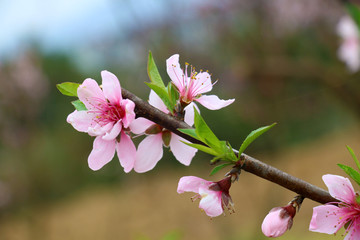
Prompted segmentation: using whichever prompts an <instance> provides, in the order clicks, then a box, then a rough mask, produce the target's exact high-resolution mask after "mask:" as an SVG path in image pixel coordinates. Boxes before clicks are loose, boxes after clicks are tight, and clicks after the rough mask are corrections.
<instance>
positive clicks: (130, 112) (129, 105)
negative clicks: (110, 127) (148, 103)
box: [121, 99, 135, 128]
mask: <svg viewBox="0 0 360 240" xmlns="http://www.w3.org/2000/svg"><path fill="white" fill-rule="evenodd" d="M121 106H122V107H123V108H124V110H125V116H124V117H123V118H122V122H123V124H124V127H125V128H128V127H129V126H130V123H131V122H132V121H133V120H134V119H135V112H134V109H135V103H134V102H133V101H131V100H129V99H124V100H122V101H121Z"/></svg>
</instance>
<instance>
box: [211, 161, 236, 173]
mask: <svg viewBox="0 0 360 240" xmlns="http://www.w3.org/2000/svg"><path fill="white" fill-rule="evenodd" d="M230 165H233V164H232V163H223V164H220V165H218V166H216V167H214V168H213V170H211V172H210V176H212V175H214V174H215V173H217V172H218V171H220V170H221V169H223V168H224V167H227V166H230Z"/></svg>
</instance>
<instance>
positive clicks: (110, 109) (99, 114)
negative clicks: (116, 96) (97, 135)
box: [89, 99, 125, 126]
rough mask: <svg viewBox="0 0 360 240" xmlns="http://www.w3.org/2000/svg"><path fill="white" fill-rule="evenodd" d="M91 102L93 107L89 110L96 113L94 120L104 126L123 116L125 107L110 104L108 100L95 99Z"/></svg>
mask: <svg viewBox="0 0 360 240" xmlns="http://www.w3.org/2000/svg"><path fill="white" fill-rule="evenodd" d="M94 102H96V104H92V106H93V109H91V110H89V112H91V113H95V114H96V119H95V121H96V122H98V123H99V124H100V125H102V126H104V125H106V124H108V123H110V122H117V121H119V120H121V119H123V118H124V117H125V109H124V108H123V107H122V106H121V105H120V104H112V103H110V102H109V101H104V100H101V99H96V100H95V101H94Z"/></svg>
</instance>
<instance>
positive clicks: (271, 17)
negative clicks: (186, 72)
mask: <svg viewBox="0 0 360 240" xmlns="http://www.w3.org/2000/svg"><path fill="white" fill-rule="evenodd" d="M344 14H346V12H345V11H344V8H343V6H342V5H341V3H340V2H339V1H327V2H324V1H320V0H306V1H301V2H293V1H286V0H273V1H266V0H253V1H246V0H241V1H237V0H225V1H215V0H210V1H202V0H195V1H190V0H187V1H182V2H179V1H165V0H159V1H155V0H151V1H145V0H143V1H130V0H128V1H126V0H122V1H111V0H108V1H106V0H91V1H78V2H75V3H74V2H71V1H56V0H51V1H47V2H46V3H44V2H42V1H39V0H31V1H21V0H16V1H2V2H0V28H1V29H2V34H1V35H2V36H1V39H2V40H0V54H1V55H0V84H1V87H0V239H9V240H12V239H21V240H23V239H24V240H25V239H26V240H27V239H31V240H32V239H89V240H90V239H266V238H265V237H264V236H263V235H262V233H261V230H260V225H261V222H262V219H263V217H264V216H265V215H266V214H267V212H268V211H269V210H270V209H271V208H272V207H275V206H281V205H285V204H286V203H287V202H288V201H290V200H291V199H292V197H293V196H295V194H293V193H291V192H288V191H287V190H285V189H282V188H280V187H278V186H276V185H274V184H271V183H267V182H266V181H264V180H261V179H258V178H257V177H255V176H252V175H250V174H248V173H244V174H243V175H242V176H241V177H240V181H239V183H238V184H235V185H234V186H233V188H232V189H231V193H232V197H233V200H234V203H235V208H236V210H237V211H236V213H235V214H234V215H231V216H226V217H223V216H220V217H218V218H216V219H212V220H209V218H208V217H207V216H206V215H205V214H204V213H202V212H200V211H199V210H198V208H197V204H198V203H193V204H191V203H190V200H189V198H190V197H191V196H192V195H191V194H190V195H188V194H184V196H183V195H178V194H177V193H176V187H177V181H178V179H179V178H180V177H181V176H184V175H197V176H199V177H203V178H207V179H209V180H218V179H220V178H221V174H219V175H217V176H215V177H208V173H209V171H210V170H211V166H209V165H208V162H209V160H210V157H209V156H207V155H205V154H197V156H196V157H195V158H194V159H193V164H192V165H191V166H190V167H184V166H182V165H180V164H179V163H178V162H177V161H175V160H174V158H173V157H172V156H171V154H166V155H165V157H164V158H163V159H162V160H161V161H160V162H159V164H158V165H157V166H156V168H155V169H154V170H152V171H151V172H149V173H146V174H136V173H133V172H132V173H129V174H125V173H124V172H123V170H122V168H121V166H120V165H119V163H118V160H117V158H114V159H113V161H112V162H111V163H109V164H107V165H106V166H105V167H104V168H103V169H101V170H100V171H97V172H93V171H91V170H90V169H89V168H88V166H87V157H88V155H89V153H90V151H91V149H92V141H93V139H92V138H91V137H89V136H87V135H86V134H83V133H79V132H77V131H75V130H74V129H73V128H72V127H71V126H70V125H69V124H67V123H66V117H67V115H68V114H69V113H70V112H72V111H73V106H72V105H71V104H70V101H71V100H73V99H71V98H69V97H65V96H62V95H61V94H60V93H59V92H58V91H57V89H56V86H55V85H56V84H57V83H61V82H65V81H72V82H82V81H83V80H84V79H85V78H88V77H90V78H94V79H96V80H97V81H100V71H101V70H104V69H106V70H109V71H111V72H113V73H115V74H116V75H117V76H118V78H119V79H120V81H121V85H122V87H124V88H126V89H128V90H130V91H132V92H133V93H135V94H136V95H138V96H140V97H142V98H143V99H147V97H148V93H149V89H148V88H147V86H146V85H145V84H143V82H145V81H148V78H147V73H146V64H147V54H148V51H149V50H151V51H152V52H153V56H154V58H155V61H156V63H157V65H158V68H159V70H160V73H161V75H162V77H163V79H164V81H166V82H167V81H169V78H168V77H167V74H166V66H165V61H166V59H167V58H168V57H170V56H171V55H172V54H175V53H179V54H180V63H181V64H182V65H184V63H185V62H189V63H190V64H192V65H194V66H196V67H197V68H198V69H200V68H201V69H204V70H209V72H211V73H212V79H213V81H215V80H218V82H217V83H216V85H215V87H214V90H213V91H214V92H215V93H216V94H217V95H219V97H220V98H222V99H228V98H234V97H235V98H236V101H235V103H234V104H232V105H231V106H229V107H227V108H225V109H222V110H219V111H209V110H207V109H204V108H201V112H202V114H203V116H204V117H205V119H206V120H207V122H208V124H209V125H210V126H211V128H212V129H213V130H214V132H215V133H217V134H218V136H219V137H220V138H221V139H226V140H229V141H230V143H231V144H232V146H234V147H236V148H237V147H239V145H240V144H241V142H242V140H243V139H244V137H245V136H246V135H247V134H248V133H249V132H250V131H251V130H253V129H255V128H258V127H260V126H264V125H268V124H271V123H273V122H277V123H278V125H277V126H276V127H275V128H273V129H272V130H271V131H270V132H268V133H266V135H265V136H263V137H261V138H260V139H259V140H257V141H256V142H255V143H253V144H252V146H251V147H249V148H248V151H247V153H248V154H250V155H252V156H254V157H257V158H259V159H260V160H262V161H266V162H267V163H269V164H272V165H275V166H276V167H278V168H280V169H282V170H285V171H288V172H289V173H291V174H293V175H295V176H297V177H300V178H303V179H304V180H307V181H310V182H312V183H314V184H316V185H319V186H321V187H325V186H324V185H323V184H322V182H321V176H322V175H323V174H326V173H337V174H342V173H341V171H340V170H339V169H338V168H337V166H336V163H343V164H348V165H352V164H353V163H352V162H351V158H350V156H349V154H348V153H347V151H346V148H345V145H346V144H347V145H350V146H351V147H353V149H354V150H355V152H356V153H358V154H360V147H359V146H360V145H359V143H360V138H359V137H358V136H359V132H360V131H359V130H360V128H359V118H360V95H359V94H358V92H359V90H360V82H359V81H360V80H359V77H360V75H359V73H354V74H350V73H349V71H348V70H347V68H346V66H345V64H344V63H343V62H341V61H340V60H339V59H338V57H337V49H338V47H339V44H340V39H339V37H338V36H337V35H336V24H337V22H338V21H339V19H340V17H341V16H343V15H344ZM137 141H139V139H137ZM166 152H167V151H166ZM315 205H316V203H314V202H311V201H309V200H308V201H305V202H304V205H303V207H302V210H301V211H300V213H299V214H298V215H299V216H297V217H296V218H295V223H294V227H293V229H292V230H291V231H290V232H288V233H287V234H285V235H284V236H283V237H282V239H302V238H304V236H305V237H306V238H307V239H341V238H342V237H341V234H338V235H337V237H333V236H327V235H322V234H315V233H310V232H308V231H307V229H308V224H309V221H310V218H311V209H312V207H313V206H315Z"/></svg>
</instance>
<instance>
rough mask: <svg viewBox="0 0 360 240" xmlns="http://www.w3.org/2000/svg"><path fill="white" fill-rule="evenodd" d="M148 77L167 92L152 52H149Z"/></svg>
mask: <svg viewBox="0 0 360 240" xmlns="http://www.w3.org/2000/svg"><path fill="white" fill-rule="evenodd" d="M147 71H148V75H149V78H150V81H151V82H152V83H153V84H155V85H157V86H158V87H160V88H162V89H164V90H166V88H165V85H164V82H163V80H162V79H161V76H160V73H159V70H158V69H157V67H156V64H155V61H154V58H153V57H152V53H151V51H149V58H148V66H147Z"/></svg>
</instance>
